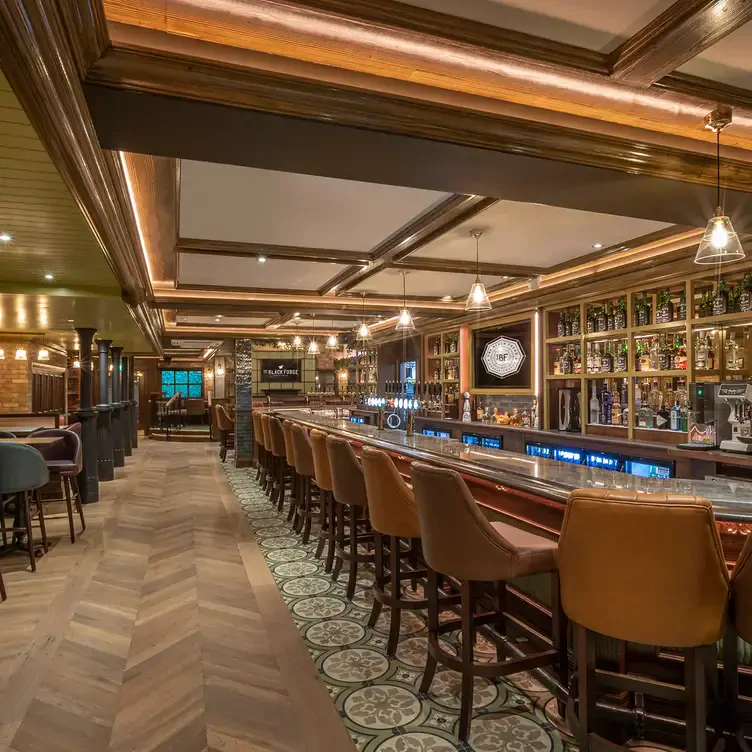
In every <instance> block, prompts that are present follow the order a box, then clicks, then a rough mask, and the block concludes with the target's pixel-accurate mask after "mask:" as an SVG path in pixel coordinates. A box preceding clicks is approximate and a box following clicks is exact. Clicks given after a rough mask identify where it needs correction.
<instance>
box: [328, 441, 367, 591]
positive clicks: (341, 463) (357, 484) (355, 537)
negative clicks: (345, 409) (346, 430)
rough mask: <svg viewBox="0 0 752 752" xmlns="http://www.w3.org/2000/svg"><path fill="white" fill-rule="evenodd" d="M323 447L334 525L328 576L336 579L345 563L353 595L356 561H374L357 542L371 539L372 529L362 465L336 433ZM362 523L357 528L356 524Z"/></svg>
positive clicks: (357, 562)
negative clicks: (331, 562)
mask: <svg viewBox="0 0 752 752" xmlns="http://www.w3.org/2000/svg"><path fill="white" fill-rule="evenodd" d="M326 449H327V454H328V455H329V468H330V470H331V475H332V488H333V490H334V501H335V505H336V506H335V513H334V515H335V518H336V528H335V533H334V555H335V557H336V561H335V564H334V570H333V572H332V579H333V580H335V581H336V580H337V579H338V578H339V574H340V572H341V570H342V565H343V564H344V563H345V562H347V563H348V565H349V570H350V573H349V577H348V579H347V597H348V598H349V599H352V597H353V595H355V583H356V582H357V580H358V564H366V563H374V561H375V556H374V553H373V552H370V551H369V552H367V553H360V552H359V551H358V546H359V544H361V543H372V542H373V533H371V532H370V531H369V527H370V525H369V521H368V496H367V495H366V484H365V479H364V477H363V468H362V466H361V464H360V462H359V461H358V458H357V456H356V455H355V451H354V450H353V448H352V445H351V444H350V442H349V441H345V439H340V438H338V437H336V436H327V438H326ZM346 512H349V520H350V525H349V534H348V535H347V536H345V521H346V518H347V517H348V515H347V513H346ZM361 527H363V528H364V530H363V531H361V530H360V529H359V528H361Z"/></svg>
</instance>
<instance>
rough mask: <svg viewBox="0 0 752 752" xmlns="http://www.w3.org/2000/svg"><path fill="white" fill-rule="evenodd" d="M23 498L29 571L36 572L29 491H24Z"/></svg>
mask: <svg viewBox="0 0 752 752" xmlns="http://www.w3.org/2000/svg"><path fill="white" fill-rule="evenodd" d="M21 496H23V502H22V503H23V513H24V517H25V521H26V543H27V545H28V546H29V561H30V563H31V571H32V572H36V571H37V562H36V557H35V555H34V530H33V529H32V526H31V504H30V503H29V491H24V492H23V493H22V494H21Z"/></svg>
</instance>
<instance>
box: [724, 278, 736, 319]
mask: <svg viewBox="0 0 752 752" xmlns="http://www.w3.org/2000/svg"><path fill="white" fill-rule="evenodd" d="M726 313H736V292H735V290H734V285H733V284H732V285H730V286H729V291H728V309H727V311H726Z"/></svg>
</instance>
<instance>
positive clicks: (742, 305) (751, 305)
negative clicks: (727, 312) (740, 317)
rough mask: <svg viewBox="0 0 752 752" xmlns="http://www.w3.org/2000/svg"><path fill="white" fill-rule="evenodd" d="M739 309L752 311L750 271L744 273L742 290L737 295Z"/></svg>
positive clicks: (744, 311) (751, 274)
mask: <svg viewBox="0 0 752 752" xmlns="http://www.w3.org/2000/svg"><path fill="white" fill-rule="evenodd" d="M739 311H740V312H742V313H749V312H750V311H752V272H747V273H746V274H745V275H744V281H743V282H742V292H741V295H740V296H739Z"/></svg>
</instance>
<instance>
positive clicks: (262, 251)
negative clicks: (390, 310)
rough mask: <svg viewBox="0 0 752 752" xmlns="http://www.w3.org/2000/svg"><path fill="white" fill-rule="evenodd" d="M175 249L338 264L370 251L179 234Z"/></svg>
mask: <svg viewBox="0 0 752 752" xmlns="http://www.w3.org/2000/svg"><path fill="white" fill-rule="evenodd" d="M175 252H176V253H194V254H200V255H203V256H235V257H240V258H258V257H259V256H265V257H266V258H276V259H286V260H290V261H315V262H323V263H338V264H343V263H344V264H367V263H368V262H369V261H370V260H371V257H370V254H369V253H365V252H363V253H360V252H357V251H344V250H339V249H337V248H308V247H302V246H290V245H272V244H269V243H241V242H235V241H228V240H199V239H194V238H179V239H178V242H177V244H176V245H175Z"/></svg>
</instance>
